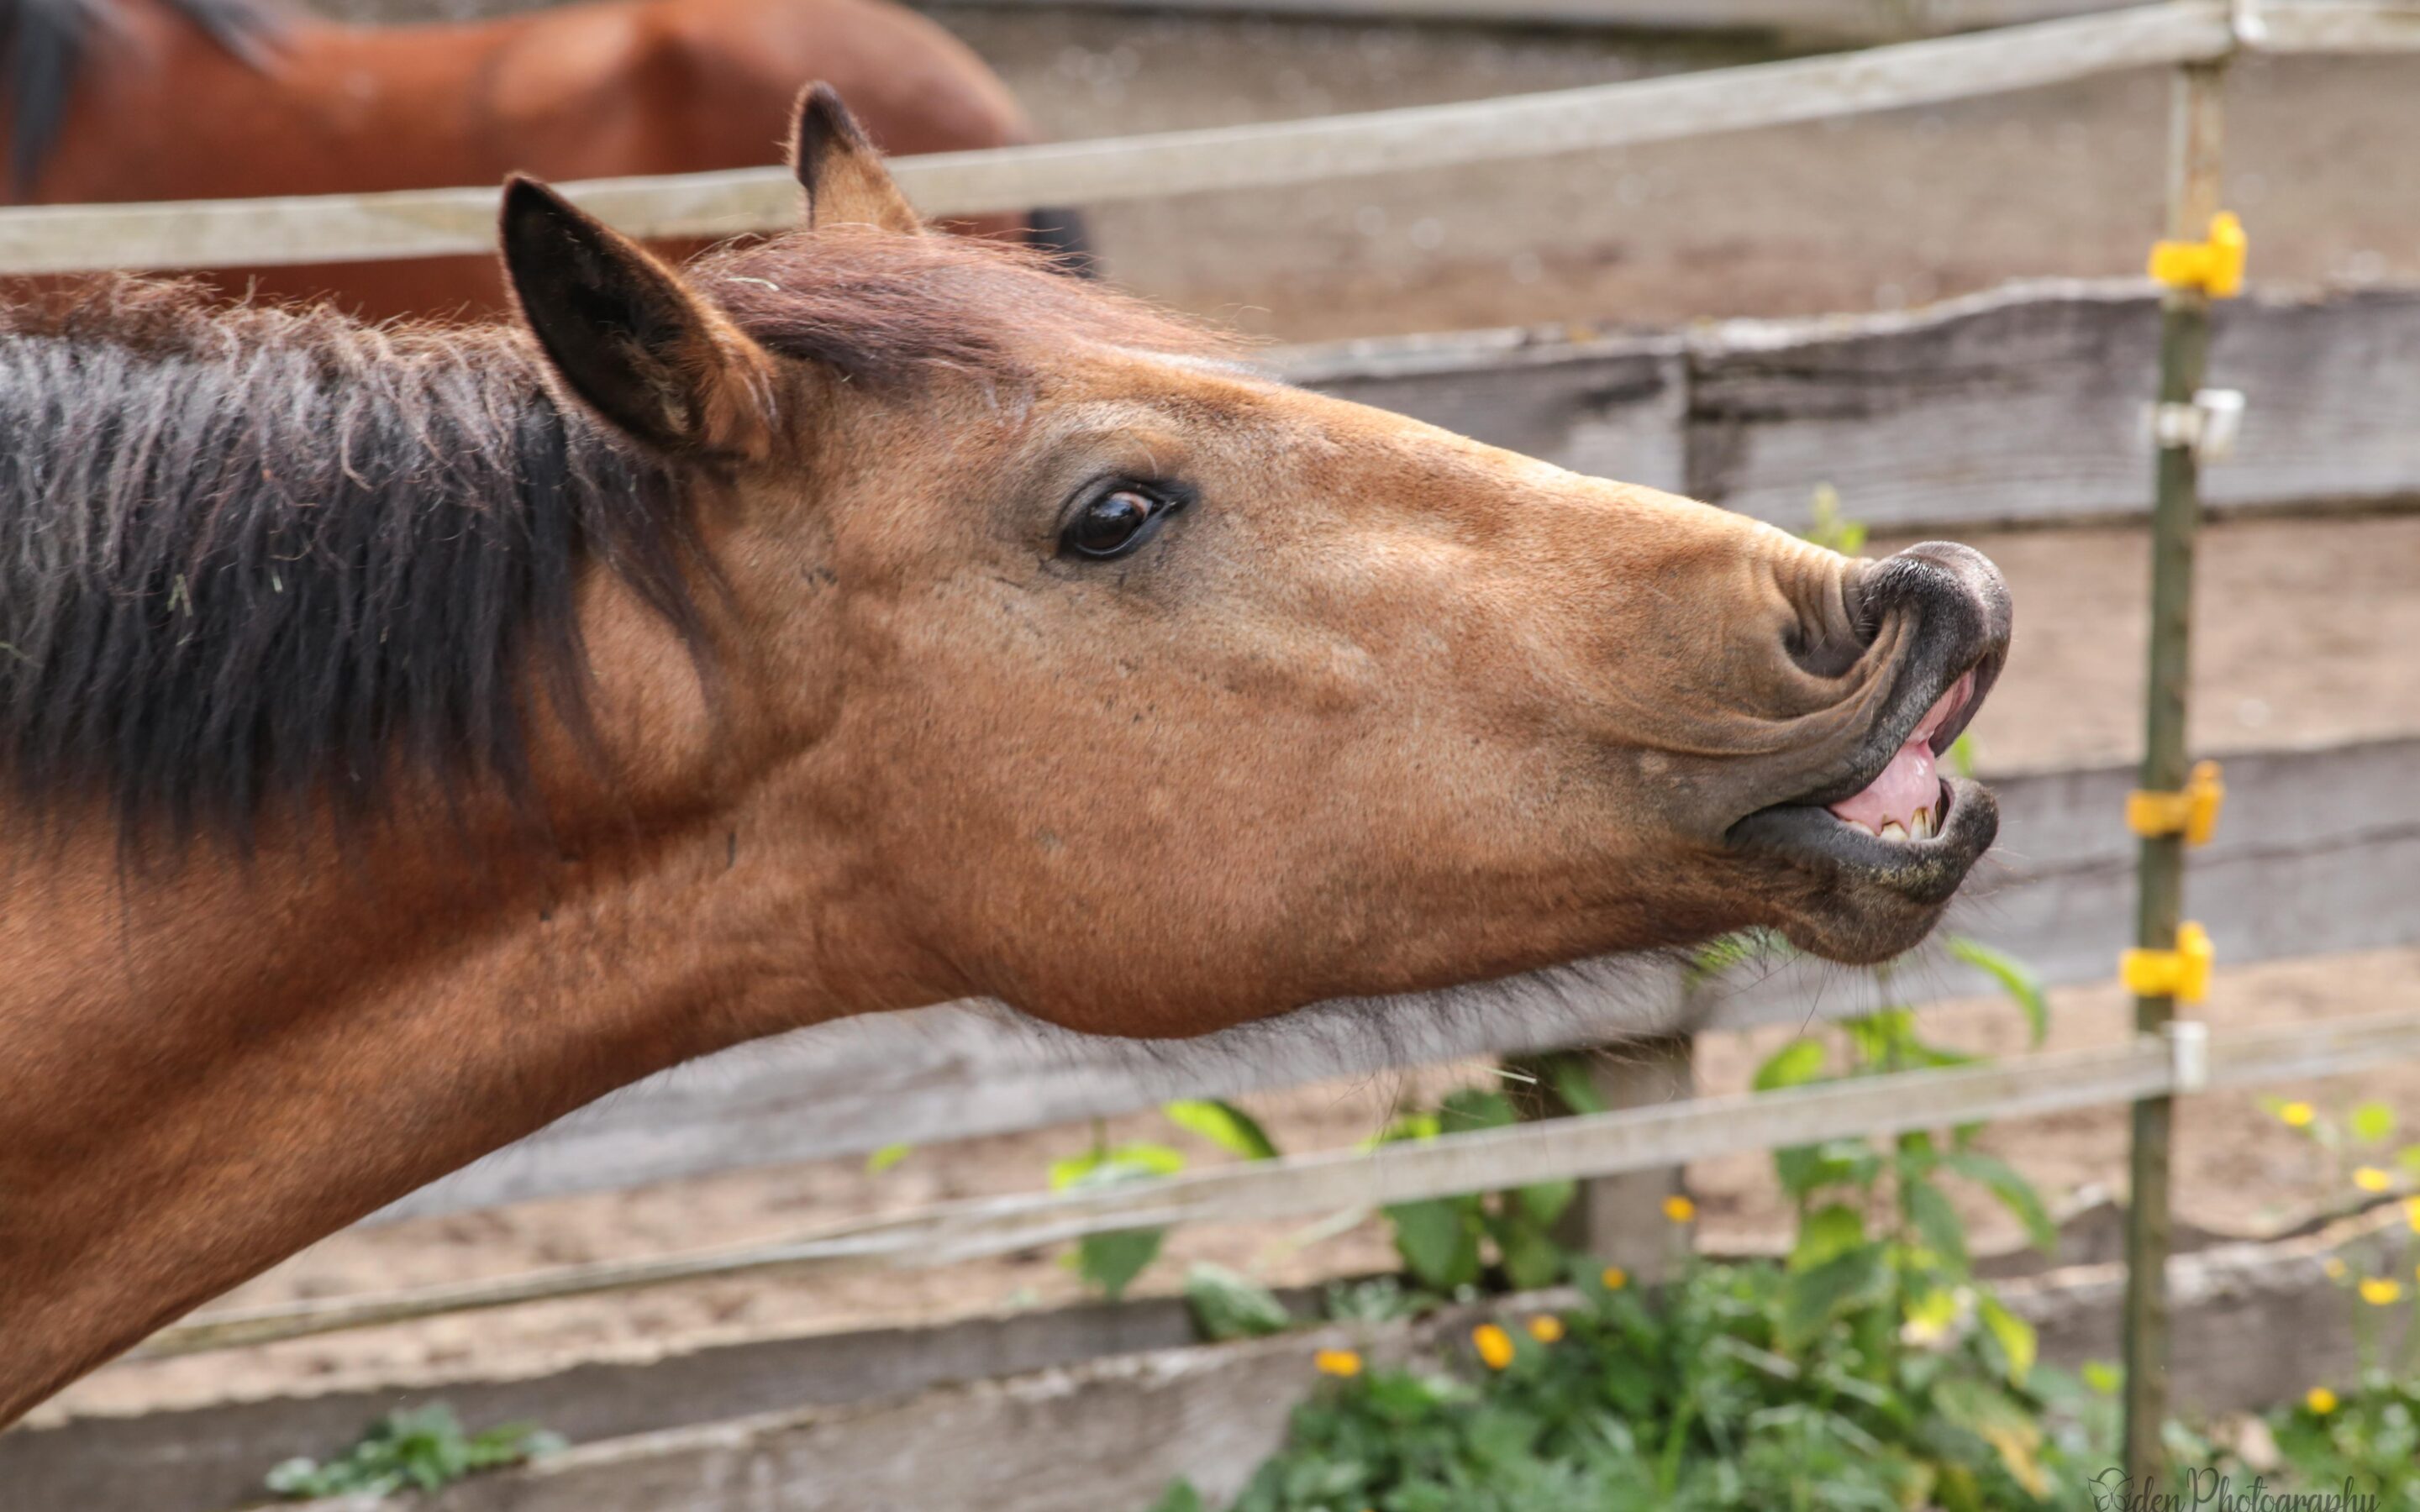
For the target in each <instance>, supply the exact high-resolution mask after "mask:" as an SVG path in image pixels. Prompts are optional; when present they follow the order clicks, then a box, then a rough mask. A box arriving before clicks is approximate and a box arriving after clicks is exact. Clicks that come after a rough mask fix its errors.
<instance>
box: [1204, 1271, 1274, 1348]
mask: <svg viewBox="0 0 2420 1512" xmlns="http://www.w3.org/2000/svg"><path fill="white" fill-rule="evenodd" d="M1185 1305H1186V1307H1187V1309H1189V1310H1190V1311H1191V1312H1192V1314H1193V1325H1194V1327H1195V1328H1197V1329H1199V1330H1201V1333H1202V1337H1203V1338H1205V1339H1209V1340H1212V1341H1214V1342H1215V1341H1217V1340H1220V1339H1241V1338H1259V1337H1262V1336H1263V1335H1269V1334H1279V1333H1283V1332H1284V1331H1285V1330H1286V1329H1288V1328H1291V1327H1293V1326H1294V1318H1293V1316H1292V1315H1291V1314H1289V1313H1288V1312H1287V1311H1286V1310H1285V1304H1283V1303H1281V1302H1280V1301H1278V1299H1277V1294H1276V1293H1275V1292H1273V1291H1271V1290H1270V1289H1269V1288H1266V1287H1264V1286H1263V1285H1261V1284H1260V1283H1259V1282H1257V1281H1254V1280H1252V1279H1251V1278H1250V1277H1249V1276H1243V1275H1238V1274H1236V1273H1234V1272H1233V1271H1230V1270H1228V1269H1227V1268H1226V1267H1225V1266H1223V1265H1212V1264H1210V1263H1209V1262H1208V1261H1206V1260H1197V1261H1195V1262H1194V1264H1193V1267H1192V1269H1190V1270H1188V1271H1187V1272H1186V1273H1185Z"/></svg>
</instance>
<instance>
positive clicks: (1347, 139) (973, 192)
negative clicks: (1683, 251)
mask: <svg viewBox="0 0 2420 1512" xmlns="http://www.w3.org/2000/svg"><path fill="white" fill-rule="evenodd" d="M2232 46H2233V39H2232V36H2231V33H2230V31H2229V28H2228V23H2227V11H2226V6H2225V5H2223V4H2221V3H2219V0H2171V3H2168V4H2162V5H2150V6H2141V7H2137V8H2132V9H2128V10H2123V11H2114V12H2110V13H2107V14H2103V15H2096V16H2082V17H2073V18H2069V19H2065V20H2057V21H2047V22H2041V23H2035V24H2032V25H2026V26H2012V27H2007V28H2003V29H2001V30H1999V31H1995V32H1993V33H1991V34H1989V35H1988V36H1977V37H1962V38H1947V39H1937V40H1932V41H1921V42H1907V43H1901V44H1899V45H1897V46H1893V47H1885V48H1875V49H1871V50H1868V51H1864V52H1856V53H1849V54H1836V55H1832V56H1825V57H1812V58H1796V59H1791V60H1788V61H1784V62H1778V63H1760V64H1750V65H1747V66H1745V67H1742V68H1734V69H1709V70H1706V71H1704V72H1700V73H1691V74H1679V75H1672V76H1668V77H1663V78H1656V79H1643V80H1632V81H1627V82H1623V83H1618V84H1608V85H1590V86H1588V87H1584V88H1578V89H1563V90H1550V91H1545V92H1542V93H1537V94H1529V95H1512V96H1505V97H1501V98H1497V99H1494V100H1465V101H1461V102H1457V103H1453V104H1444V105H1421V106H1412V107H1407V108H1403V109H1396V110H1381V111H1370V112H1365V113H1362V114H1358V115H1342V116H1322V117H1319V118H1316V119H1312V120H1302V121H1280V122H1261V123H1254V124H1249V125H1242V126H1226V127H1215V128H1209V129H1205V130H1198V131H1168V132H1162V133H1158V134H1156V135H1150V136H1134V137H1123V138H1112V139H1109V140H1102V141H1091V142H1061V143H1048V144H1044V145H1041V146H1035V147H1007V148H1001V149H998V150H993V151H984V152H949V153H933V154H928V155H924V156H919V157H911V158H902V159H899V160H897V161H896V162H894V163H893V164H892V169H893V172H894V173H895V174H896V176H897V177H898V179H899V183H900V186H901V188H902V189H904V190H905V191H906V192H907V194H908V197H909V198H910V199H912V200H913V201H915V203H916V204H917V206H918V207H919V208H922V209H923V210H924V211H925V212H926V213H927V214H930V215H968V214H975V213H980V212H985V211H995V210H1019V209H1024V208H1031V207H1032V206H1036V205H1090V204H1101V203H1106V202H1109V201H1114V200H1130V199H1157V198H1161V197H1163V196H1166V195H1171V194H1185V193H1203V192H1207V191H1218V190H1235V189H1253V188H1265V187H1268V186H1271V185H1277V184H1298V183H1310V182H1314V181H1317V180H1320V179H1326V178H1336V177H1351V176H1355V175H1359V174H1372V173H1391V172H1400V171H1404V170H1409V169H1415V168H1436V167H1445V166H1449V165H1451V164H1456V163H1470V162H1494V161H1498V160H1502V159H1507V158H1529V157H1539V156H1544V155H1548V154H1553V153H1561V152H1577V151H1583V150H1593V149H1600V148H1605V147H1620V146H1627V145H1632V144H1637V143H1642V142H1661V141H1669V140H1671V139H1673V138H1676V137H1683V136H1695V135H1701V134H1705V133H1708V132H1714V131H1744V130H1747V129H1749V128H1752V127H1760V126H1776V125H1784V124H1788V123H1792V122H1797V121H1809V120H1818V119H1823V118H1824V117H1827V116H1841V115H1850V114H1855V113H1858V112H1864V111H1874V110H1890V109H1897V108H1900V107H1904V106H1909V105H1919V104H1931V103H1938V102H1941V101H1945V100H1961V99H1967V98H1972V97H1974V96H1978V95H1988V94H1997V93H2004V92H2007V91H2011V90H2018V89H2027V88H2033V87H2037V86H2040V85H2050V84H2059V83H2064V82H2067V81H2069V80H2073V79H2082V78H2088V77H2091V76H2093V75H2096V74H2101V73H2107V72H2112V71H2116V70H2120V69H2134V68H2146V67H2151V66H2154V65H2160V64H2169V63H2179V62H2183V61H2187V60H2190V59H2196V58H2212V57H2217V56H2220V55H2222V54H2225V53H2226V52H2227V51H2228V50H2229V49H2230V48H2231V47H2232ZM562 187H563V188H564V189H565V191H566V193H569V194H570V195H571V196H572V197H573V198H574V199H576V200H578V201H579V202H580V203H581V204H582V205H583V206H585V207H586V208H589V209H590V210H592V211H593V212H595V213H596V214H597V215H599V216H602V217H603V218H604V219H605V220H607V221H609V222H611V223H613V224H615V225H617V226H620V227H621V228H622V229H624V230H626V231H628V232H630V233H631V234H633V235H638V236H648V237H706V238H720V237H727V236H735V235H738V234H741V233H744V232H750V231H763V230H778V229H782V228H783V227H786V226H788V225H789V224H791V223H792V221H793V219H794V218H795V201H796V191H795V188H794V186H793V185H792V184H791V181H790V178H789V176H788V175H787V174H786V173H785V172H783V170H780V169H775V168H765V169H744V170H737V171H727V172H718V173H702V174H682V175H672V176H666V177H657V178H620V179H592V180H588V181H586V182H582V183H572V184H566V185H564V186H562ZM495 207H496V192H495V191H494V190H493V189H490V188H487V187H485V186H480V187H473V188H463V189H432V190H405V191H397V192H392V193H380V194H352V195H330V196H325V197H320V198H284V199H259V200H186V201H178V202H171V203H160V204H149V205H112V206H37V207H33V208H22V209H13V210H6V211H0V272H11V273H44V272H67V271H74V270H83V269H90V268H97V267H118V268H141V269H154V270H165V269H179V268H232V267H268V266H283V265H290V264H299V263H319V262H342V261H348V260H353V259H360V258H367V257H427V256H438V255H451V254H463V253H476V252H485V251H487V250H489V248H490V247H491V246H492V245H493V244H494V240H495V230H494V223H495V213H496V210H495Z"/></svg>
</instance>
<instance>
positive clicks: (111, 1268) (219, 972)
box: [0, 821, 816, 1423]
mask: <svg viewBox="0 0 2420 1512" xmlns="http://www.w3.org/2000/svg"><path fill="white" fill-rule="evenodd" d="M440 827H441V828H442V821H441V822H440ZM601 834H602V831H600V836H601ZM482 854H485V855H489V856H492V855H493V854H495V853H494V851H493V850H492V848H490V847H486V846H469V845H465V844H463V843H461V841H460V839H459V837H457V836H453V835H445V836H442V838H440V839H437V840H423V841H411V840H409V839H405V838H396V839H394V840H391V841H387V842H385V843H383V844H382V845H380V846H374V847H371V848H369V849H367V850H364V851H361V852H358V853H356V854H355V855H353V856H350V857H346V856H336V855H322V856H320V857H319V858H318V859H317V860H304V859H297V858H295V857H293V856H285V855H280V854H278V853H277V852H275V851H274V850H266V851H264V852H263V853H262V854H261V855H259V856H256V858H254V859H253V860H252V861H251V862H250V863H249V864H248V865H237V864H235V863H233V862H232V861H227V860H224V859H210V860H201V859H195V860H192V861H189V862H187V863H186V864H185V865H184V866H183V867H181V868H180V869H179V870H178V872H175V873H174V874H173V875H172V876H171V877H170V878H169V879H168V880H162V881H155V880H146V878H145V877H144V876H143V875H141V874H140V871H139V869H130V868H128V867H126V866H124V865H122V864H121V859H120V857H119V856H118V855H117V854H116V847H115V845H114V844H113V843H111V842H110V841H107V840H106V839H104V840H101V841H97V842H96V843H94V844H93V845H90V846H85V847H76V846H70V847H66V848H61V847H58V846H55V845H53V846H50V847H48V848H41V849H37V850H36V851H34V852H33V853H32V854H31V855H23V854H21V855H19V856H13V857H0V866H5V867H7V868H8V870H7V871H6V872H0V877H5V886H6V887H7V889H8V890H7V902H6V905H5V906H0V963H5V965H6V968H7V969H6V972H5V974H0V1046H5V1049H6V1053H5V1054H0V1193H6V1194H7V1199H6V1201H5V1202H0V1423H6V1422H7V1421H8V1419H9V1418H11V1417H12V1416H14V1415H15V1414H16V1413H17V1412H20V1411H22V1410H23V1408H24V1407H26V1406H28V1405H30V1403H31V1402H33V1401H36V1400H39V1398H40V1397H41V1396H43V1395H45V1394H46V1393H47V1392H49V1391H50V1390H52V1389H54V1388H55V1387H56V1386H57V1385H58V1384H59V1383H61V1382H63V1381H67V1380H69V1379H71V1378H72V1377H73V1376H74V1375H76V1374H78V1373H80V1372H81V1371H82V1370H84V1369H85V1368H88V1367H89V1366H90V1365H93V1364H95V1363H97V1362H98V1361H99V1360H101V1359H103V1358H106V1357H107V1356H108V1355H110V1354H113V1353H115V1352H116V1351H117V1350H121V1349H123V1348H124V1347H126V1346H127V1345H129V1344H131V1343H132V1342H133V1341H134V1340H136V1339H137V1338H139V1337H140V1336H141V1335H143V1334H145V1333H147V1332H148V1331H149V1330H150V1329H152V1328H154V1327H156V1326H158V1325H159V1324H160V1323H162V1322H164V1321H166V1320H168V1319H172V1318H174V1317H175V1316H177V1315H178V1314H181V1313H182V1312H184V1311H186V1310H188V1309H190V1308H191V1307H193V1306H194V1305H195V1304H198V1303H200V1302H202V1301H204V1300H207V1299H208V1298H209V1297H211V1296H213V1295H215V1294H217V1293H218V1292H220V1291H223V1290H225V1288H228V1287H230V1286H233V1285H234V1284H236V1283H237V1282H240V1281H241V1280H243V1279H244V1278H246V1277H247V1276H250V1275H252V1274H254V1273H256V1272H258V1271H260V1270H262V1269H264V1268H265V1267H267V1266H268V1265H270V1264H271V1263H273V1262H274V1261H275V1260H277V1259H278V1258H280V1257H283V1256H285V1255H287V1254H289V1253H291V1252H292V1251H294V1250H296V1249H299V1248H301V1247H302V1245H304V1244H306V1243H308V1242H311V1241H313V1240H315V1239H317V1238H318V1237H320V1236H322V1235H324V1234H327V1233H329V1232H332V1231H333V1230H334V1229H336V1228H338V1227H342V1226H343V1225H345V1224H347V1223H349V1222H350V1221H352V1220H353V1219H355V1218H357V1217H359V1216H361V1215H363V1214H365V1213H367V1212H369V1211H374V1210H376V1209H377V1208H379V1207H380V1206H382V1205H383V1204H385V1203H387V1202H389V1201H391V1200H393V1199H394V1198H396V1197H397V1196H402V1195H403V1194H405V1193H407V1192H409V1191H411V1189H412V1188H414V1187H416V1186H418V1185H420V1184H422V1183H423V1182H425V1181H427V1180H431V1179H433V1178H434V1177H436V1176H438V1175H440V1174H442V1173H443V1172H445V1171H448V1170H451V1169H454V1168H455V1167H457V1166H459V1165H463V1164H465V1163H467V1162H468V1161H470V1160H472V1159H473V1158H475V1157H476V1156H478V1155H480V1154H482V1153H484V1152H486V1151H487V1150H489V1149H496V1148H498V1147H500V1146H502V1145H504V1144H505V1143H508V1142H509V1141H511V1140H513V1139H515V1138H518V1137H519V1136H520V1135H522V1134H527V1133H529V1132H531V1131H532V1130H534V1129H535V1128H537V1127H539V1126H541V1125H543V1124H544V1123H546V1122H548V1121H550V1120H551V1119H554V1118H556V1117H558V1116H560V1115H561V1114H563V1113H565V1112H566V1111H568V1110H569V1109H571V1108H574V1107H577V1106H578V1105H580V1104H581V1103H585V1102H587V1101H589V1100H591V1099H593V1098H595V1097H597V1096H599V1095H601V1094H602V1093H604V1092H606V1091H608V1090H610V1089H612V1088H615V1087H619V1086H622V1085H624V1084H626V1083H628V1082H630V1081H632V1080H635V1079H637V1078H638V1077H640V1076H643V1075H645V1074H647V1073H649V1072H653V1071H655V1070H658V1069H659V1068H661V1067H663V1066H667V1065H670V1064H673V1063H675V1062H677V1061H679V1060H681V1059H684V1058H686V1057H690V1056H693V1055H696V1054H699V1053H701V1052H703V1051H706V1050H708V1049H712V1048H715V1047H717V1046H719V1045H721V1044H723V1043H728V1042H733V1041H737V1040H740V1039H745V1038H748V1037H750V1036H751V1035H752V1034H753V1033H757V1032H762V1029H763V1028H764V1027H765V1026H768V1025H769V1024H770V1023H771V1022H772V1021H773V1019H774V1018H776V1017H779V1018H782V1019H783V1020H785V1021H787V1022H798V1021H799V1020H800V1019H801V1018H802V1017H804V1016H806V1015H804V1014H802V1013H801V1009H802V1007H810V1006H811V1005H812V1004H813V1003H814V1000H815V997H816V993H815V984H814V983H812V982H805V981H799V980H788V981H786V982H784V983H783V989H784V992H785V996H786V998H787V1000H786V1001H785V1002H784V1003H783V1005H781V1006H780V1007H779V1008H778V1009H776V1008H771V1007H768V1005H767V1004H766V1003H765V1002H763V1001H762V1000H761V996H762V994H763V993H764V991H765V988H764V987H763V985H762V984H761V983H758V982H755V981H753V980H752V979H751V978H750V977H749V976H748V974H747V971H746V960H747V958H748V951H747V949H746V941H747V937H748V936H749V935H751V934H752V933H761V932H763V931H765V930H768V929H774V928H783V927H786V928H787V929H788V930H790V931H792V932H796V931H797V930H799V929H800V928H801V927H805V926H806V924H807V920H806V918H804V916H803V915H800V914H796V913H793V914H790V916H789V918H788V919H787V922H786V924H784V923H783V920H782V917H781V916H782V915H783V913H784V912H786V911H788V910H791V909H802V910H812V909H813V908H814V906H815V903H814V900H812V899H810V898H805V897H800V896H798V895H797V894H796V892H795V890H794V889H793V890H789V891H785V890H784V887H783V886H782V885H781V879H780V878H775V879H773V884H774V885H771V886H767V885H765V882H764V879H762V878H751V877H749V876H748V875H746V874H745V872H740V865H739V863H740V853H739V851H738V848H737V841H736V839H735V838H731V837H727V836H726V835H725V834H724V833H722V832H721V830H720V829H717V830H716V831H715V832H713V833H711V834H707V833H703V832H698V831H697V830H695V829H694V827H693V826H692V827H691V828H689V829H678V828H676V829H675V830H673V831H671V832H668V833H665V834H659V835H656V836H653V837H649V838H647V839H646V840H645V841H644V842H640V841H632V842H631V843H628V844H626V845H619V846H616V845H611V844H607V843H604V842H603V841H602V840H601V839H600V841H599V843H598V844H597V845H596V846H594V847H591V848H590V849H589V851H588V854H587V855H585V856H579V857H566V856H561V855H559V854H558V853H557V852H556V851H555V850H554V849H553V848H552V847H545V848H542V850H541V848H535V847H522V848H520V849H519V850H517V851H512V852H509V853H508V854H512V855H516V856H520V859H519V860H516V861H514V862H512V863H511V864H508V865H505V866H503V867H498V866H496V865H494V864H493V863H492V862H489V863H488V864H473V857H474V856H479V855H482ZM735 872H740V874H739V876H738V878H737V881H738V883H739V885H741V886H747V885H748V884H750V883H751V882H753V883H754V884H755V886H754V887H753V888H752V890H751V891H750V892H749V893H748V894H747V895H746V896H745V897H742V896H741V895H740V894H738V893H737V892H735V891H733V890H732V887H731V886H730V883H729V880H728V879H731V878H732V877H733V875H734V873H735Z"/></svg>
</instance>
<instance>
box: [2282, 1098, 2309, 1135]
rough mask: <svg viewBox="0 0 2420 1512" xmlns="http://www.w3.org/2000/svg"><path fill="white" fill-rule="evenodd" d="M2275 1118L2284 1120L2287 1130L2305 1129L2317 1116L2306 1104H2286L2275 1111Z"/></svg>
mask: <svg viewBox="0 0 2420 1512" xmlns="http://www.w3.org/2000/svg"><path fill="white" fill-rule="evenodd" d="M2277 1117H2278V1118H2280V1119H2284V1120H2285V1122H2286V1127H2287V1128H2288V1129H2307V1128H2309V1127H2310V1126H2311V1120H2312V1119H2315V1118H2317V1117H2319V1115H2318V1114H2316V1113H2314V1112H2313V1111H2311V1104H2309V1103H2287V1104H2286V1105H2285V1106H2284V1107H2282V1108H2279V1109H2278V1110H2277Z"/></svg>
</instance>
